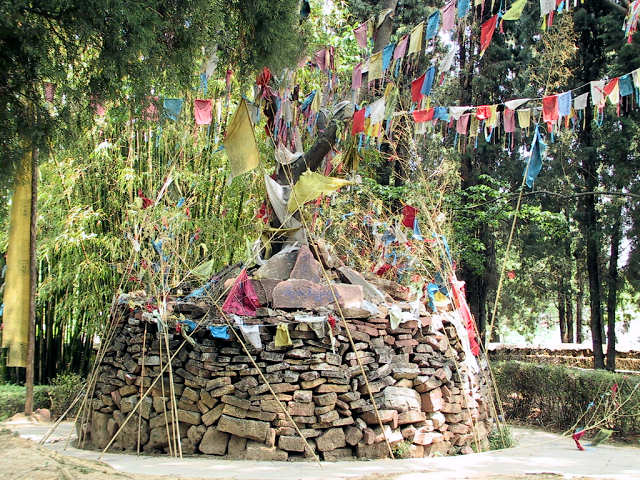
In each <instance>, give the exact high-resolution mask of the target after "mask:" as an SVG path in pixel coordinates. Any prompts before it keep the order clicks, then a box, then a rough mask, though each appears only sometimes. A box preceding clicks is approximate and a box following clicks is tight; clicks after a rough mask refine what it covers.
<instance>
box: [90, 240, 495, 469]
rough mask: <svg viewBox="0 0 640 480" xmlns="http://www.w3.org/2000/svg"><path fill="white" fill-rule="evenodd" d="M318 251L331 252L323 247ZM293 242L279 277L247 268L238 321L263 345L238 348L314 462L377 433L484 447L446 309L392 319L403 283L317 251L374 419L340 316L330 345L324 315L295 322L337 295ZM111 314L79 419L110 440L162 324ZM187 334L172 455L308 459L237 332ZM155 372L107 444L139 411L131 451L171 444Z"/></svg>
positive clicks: (479, 407)
mask: <svg viewBox="0 0 640 480" xmlns="http://www.w3.org/2000/svg"><path fill="white" fill-rule="evenodd" d="M323 251H324V252H325V254H326V255H327V257H328V256H329V253H330V252H329V251H328V249H326V248H325V249H324V250H323ZM293 253H294V254H295V255H296V256H293V255H289V257H290V258H288V259H286V260H287V262H288V266H287V265H285V268H284V269H281V270H280V274H278V272H277V271H276V269H275V268H274V264H273V263H272V264H271V265H267V266H266V267H267V268H265V266H263V267H261V269H262V275H261V274H260V269H259V270H258V272H255V273H257V275H254V284H255V285H256V289H257V291H258V295H259V296H260V297H261V302H262V304H263V305H266V306H265V307H263V308H260V309H259V310H258V315H257V316H256V317H254V318H252V319H249V318H246V319H245V321H246V323H251V322H253V323H256V324H261V325H267V326H264V327H261V328H260V336H261V340H262V345H263V348H262V349H260V350H256V349H254V348H253V347H252V346H251V345H250V344H249V343H247V347H248V348H249V352H250V354H251V355H252V356H253V358H254V359H255V361H256V362H257V365H258V367H259V368H260V370H261V371H262V372H263V373H264V375H265V377H266V379H267V381H268V382H269V384H270V386H271V388H272V389H273V391H274V392H275V394H276V395H277V397H278V399H279V400H280V402H281V404H282V405H283V406H284V407H285V408H286V409H287V411H288V413H289V415H290V416H291V417H292V418H293V420H294V421H295V422H296V424H297V426H298V427H299V429H300V431H301V433H302V435H303V436H304V437H305V439H306V441H307V442H308V444H309V446H310V447H311V449H313V452H314V453H315V454H317V455H318V456H319V457H320V458H322V459H323V460H338V459H350V458H383V457H386V456H388V448H387V444H386V442H385V436H386V438H387V439H388V441H389V442H390V444H391V445H392V446H394V447H395V446H399V444H402V445H403V446H404V448H402V449H398V451H404V452H408V455H409V456H411V457H424V456H431V455H436V454H437V455H448V454H457V453H470V452H472V451H473V450H474V449H475V450H484V449H486V448H487V447H488V442H487V435H488V431H489V430H490V427H491V424H492V423H491V420H490V417H489V409H488V405H487V401H488V395H489V393H488V392H489V388H488V386H487V385H486V383H485V380H484V379H485V378H486V375H482V374H481V373H482V371H480V372H479V373H474V372H472V371H470V369H469V368H468V367H467V362H465V351H464V348H463V345H462V343H461V341H460V339H459V338H458V336H457V333H456V329H455V327H454V326H453V325H452V324H450V323H448V322H447V318H449V317H447V316H444V317H443V319H444V322H443V324H442V328H441V329H440V328H439V329H438V330H435V329H434V328H433V326H432V317H431V316H430V315H429V314H427V313H426V311H424V309H422V312H421V315H420V316H419V317H418V318H416V319H415V320H410V321H406V322H404V323H401V324H400V325H399V326H398V327H397V328H392V327H391V324H390V320H389V314H388V310H389V307H390V305H391V304H393V303H395V304H396V305H398V306H399V307H400V308H401V309H402V310H404V311H408V310H409V309H410V308H411V305H410V304H409V302H408V300H409V292H408V290H407V289H405V288H404V287H402V286H401V285H398V284H395V283H393V282H389V281H377V284H374V283H373V281H372V282H368V281H367V280H365V279H364V278H363V277H362V276H360V275H359V274H358V273H357V272H354V271H353V270H350V269H348V268H346V267H344V266H343V265H336V264H335V263H333V262H328V261H326V259H324V260H325V262H324V263H325V267H327V268H328V269H329V270H328V273H329V275H330V280H331V281H336V280H344V282H345V283H342V282H337V283H336V285H334V287H335V290H336V292H337V293H338V297H339V298H338V303H339V304H341V306H342V310H343V313H344V315H345V317H346V319H347V322H348V325H349V328H350V332H351V336H352V338H353V341H354V342H355V347H356V349H357V352H358V355H359V358H360V362H361V363H362V364H363V366H364V369H365V372H366V375H367V378H368V380H369V386H370V388H371V391H372V393H373V396H374V398H375V402H376V405H377V408H378V414H379V415H380V418H381V420H382V424H383V429H381V428H380V426H379V424H378V418H377V416H376V413H375V411H374V407H373V405H372V403H371V400H370V397H369V394H368V390H367V385H366V383H365V379H364V377H363V375H362V372H361V368H360V366H359V364H358V360H357V358H356V353H355V352H354V351H353V348H352V347H351V344H350V342H349V339H348V337H347V335H346V331H345V329H344V327H343V326H342V325H341V321H340V320H338V322H337V324H336V327H335V330H334V331H333V337H334V342H332V341H331V336H330V335H329V331H328V330H329V328H330V327H329V325H326V332H325V335H324V336H321V337H319V336H318V334H317V331H314V330H313V329H312V328H311V326H310V325H309V324H308V323H301V322H296V320H295V319H296V317H297V316H298V317H299V316H300V315H301V314H306V315H318V314H321V315H322V314H329V313H331V312H335V304H334V302H335V299H334V297H333V294H331V291H330V290H329V293H330V295H331V297H328V296H327V295H326V291H325V289H327V290H328V286H327V285H326V284H325V283H324V281H323V278H322V277H321V276H320V271H319V263H318V262H317V261H316V260H315V259H314V258H313V256H312V254H311V252H310V251H309V250H308V249H307V248H306V247H303V248H302V249H301V250H300V252H299V253H298V252H293ZM322 256H323V255H321V257H322ZM291 257H293V261H292V258H291ZM280 260H282V258H281V259H279V260H278V261H280ZM274 263H275V262H274ZM282 263H283V264H284V263H285V262H282ZM269 269H270V270H269ZM287 269H288V272H287ZM265 271H266V272H267V274H268V275H269V276H265V275H264V274H265ZM278 276H280V277H285V278H277V277H278ZM274 277H276V278H274ZM296 277H303V278H296ZM305 277H306V278H305ZM347 282H350V283H347ZM292 299H293V300H292ZM364 299H369V300H370V301H373V300H375V301H376V303H377V308H378V313H377V314H371V313H370V311H368V310H366V309H364V308H362V306H361V305H362V301H363V300H364ZM292 302H296V306H293V305H292ZM172 308H173V309H174V312H177V311H182V314H183V315H186V314H185V312H191V313H190V314H191V317H190V319H191V320H193V321H195V322H196V323H198V322H199V323H200V324H201V325H209V324H223V323H224V320H223V319H221V318H218V317H217V316H216V312H217V310H216V309H213V310H211V311H209V312H208V313H205V312H206V310H205V309H203V308H202V307H201V306H200V307H197V308H195V307H194V306H193V305H186V304H181V303H180V302H176V303H175V304H174V305H172ZM334 314H335V313H334ZM116 315H119V316H118V317H117V318H120V319H121V320H120V322H119V324H118V326H117V330H116V333H115V336H114V340H113V342H112V344H111V345H110V346H109V348H108V350H107V352H106V355H105V357H104V360H103V362H102V363H101V365H100V366H99V375H98V381H97V383H96V388H95V393H94V397H93V399H92V405H91V406H92V416H91V419H90V421H89V422H88V423H87V424H86V425H82V426H79V428H84V429H85V431H86V434H87V435H86V438H87V440H88V443H87V444H86V446H91V447H93V448H104V447H105V446H106V445H107V443H108V442H109V440H110V439H111V438H112V437H113V435H114V434H115V432H116V431H117V430H118V428H119V427H120V426H121V425H122V424H123V422H124V419H125V418H126V416H127V415H128V414H129V413H130V412H131V411H132V410H133V409H134V407H135V406H136V404H137V403H138V401H139V399H140V391H141V385H142V390H143V391H146V390H147V389H148V388H149V387H150V385H151V383H152V380H153V379H155V378H156V377H157V376H158V375H159V373H160V370H161V365H166V362H167V361H168V357H167V355H166V349H165V345H164V342H165V339H164V338H165V334H164V333H162V334H160V333H158V331H157V324H156V323H155V322H154V320H153V317H152V316H151V315H149V314H147V313H142V312H141V311H135V310H130V309H129V308H128V307H127V306H125V305H123V306H121V307H120V311H119V312H117V314H116ZM335 315H337V314H335ZM187 318H189V317H187ZM280 323H288V324H289V325H288V327H289V334H290V337H291V340H292V345H290V346H287V347H276V346H275V343H274V336H275V330H276V325H278V324H280ZM434 323H436V324H438V325H439V324H440V321H438V322H434ZM271 325H272V326H271ZM145 327H146V330H147V333H146V337H145V336H144V331H145ZM169 330H170V332H171V333H169V334H168V338H169V348H170V350H171V352H175V351H176V349H177V348H178V347H179V346H180V345H181V344H182V343H183V341H184V339H183V337H182V335H181V334H179V333H176V330H175V326H173V325H169ZM193 338H194V340H195V344H194V345H191V344H189V343H186V344H185V345H184V346H183V347H182V349H181V350H180V351H179V353H178V354H177V355H176V356H175V358H174V359H173V361H172V370H173V384H174V391H175V399H176V401H177V405H176V407H177V412H178V415H177V418H178V428H177V431H178V432H179V435H180V442H181V446H182V452H183V454H207V455H217V456H226V457H227V458H235V459H247V460H249V459H250V460H290V461H295V460H309V459H310V458H312V455H311V452H309V451H308V450H306V447H305V442H304V441H303V440H302V438H300V436H299V435H298V433H297V431H296V429H295V428H294V426H293V425H292V424H291V423H290V422H289V420H288V419H287V416H286V415H285V414H284V413H283V412H282V410H281V408H280V405H279V404H278V402H277V401H276V400H275V399H274V397H273V395H272V394H271V392H270V390H269V387H268V386H267V384H265V383H264V382H263V380H262V378H261V377H260V375H259V373H258V370H257V369H256V368H254V366H253V365H252V363H251V361H250V358H249V357H248V356H247V355H246V353H245V351H244V350H243V348H242V346H241V345H240V343H239V342H238V341H237V340H236V339H235V336H234V335H233V334H232V335H231V340H228V341H226V340H218V339H212V338H211V336H210V335H209V333H208V331H207V329H206V328H199V329H198V330H197V331H196V332H195V334H194V335H193ZM143 341H145V343H146V351H145V353H144V355H143V354H142V351H143ZM161 344H162V355H161ZM143 363H144V377H142V367H143ZM163 382H164V384H163V383H162V382H160V381H159V382H157V383H156V385H154V387H153V388H152V390H151V392H150V394H149V395H148V396H147V397H146V398H144V399H143V401H142V404H141V405H140V407H139V414H138V412H137V413H136V414H135V415H134V417H133V418H132V419H131V421H129V423H128V424H127V425H126V426H125V428H124V429H123V431H122V433H121V434H120V435H119V436H118V437H117V439H116V441H115V442H114V444H113V448H115V449H122V450H136V448H137V443H138V423H139V421H140V444H141V445H140V446H141V449H142V451H144V452H147V453H161V452H167V451H168V448H169V442H170V440H171V441H172V438H171V437H172V435H173V434H174V428H173V425H172V424H171V420H172V418H173V417H172V415H171V411H172V410H173V405H172V404H171V395H170V382H169V375H168V373H165V375H164V378H163ZM403 442H404V443H403Z"/></svg>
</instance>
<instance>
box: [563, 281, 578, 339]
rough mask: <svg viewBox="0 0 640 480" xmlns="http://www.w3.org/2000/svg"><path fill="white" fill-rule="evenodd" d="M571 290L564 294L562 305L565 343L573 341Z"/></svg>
mask: <svg viewBox="0 0 640 480" xmlns="http://www.w3.org/2000/svg"><path fill="white" fill-rule="evenodd" d="M572 300H573V298H572V295H571V290H569V291H568V292H566V293H565V295H564V305H565V309H566V318H567V343H573V342H574V341H575V339H574V336H573V303H572Z"/></svg>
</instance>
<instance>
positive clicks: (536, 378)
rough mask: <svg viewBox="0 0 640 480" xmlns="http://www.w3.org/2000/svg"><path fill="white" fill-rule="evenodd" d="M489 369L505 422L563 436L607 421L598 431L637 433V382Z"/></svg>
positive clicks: (553, 370) (546, 370) (515, 365)
mask: <svg viewBox="0 0 640 480" xmlns="http://www.w3.org/2000/svg"><path fill="white" fill-rule="evenodd" d="M492 366H493V371H494V375H495V378H496V383H497V387H498V391H499V393H500V399H501V400H502V403H503V406H504V410H505V415H506V417H507V419H512V420H518V421H522V422H526V423H530V424H535V425H540V426H545V427H552V428H558V429H563V430H567V429H570V428H573V427H574V426H578V427H584V426H590V425H594V424H595V423H596V422H600V421H601V420H603V419H606V420H605V421H604V422H601V423H599V425H598V426H599V428H609V429H612V430H614V431H615V433H616V435H618V436H627V435H636V434H638V433H640V377H634V376H627V375H622V374H617V373H611V372H608V371H606V370H582V369H577V368H569V367H563V366H559V365H545V364H534V363H524V362H517V361H506V362H495V363H493V364H492ZM614 385H617V392H613V390H612V389H613V387H614ZM592 402H593V403H592ZM618 407H619V408H618ZM581 417H582V418H581ZM576 424H577V425H576Z"/></svg>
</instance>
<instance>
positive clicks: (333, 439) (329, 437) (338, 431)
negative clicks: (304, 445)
mask: <svg viewBox="0 0 640 480" xmlns="http://www.w3.org/2000/svg"><path fill="white" fill-rule="evenodd" d="M346 444H347V443H346V440H345V436H344V431H343V430H342V428H330V429H329V430H327V431H326V432H324V433H323V434H322V435H320V436H319V437H318V438H317V439H316V445H317V447H318V450H320V451H321V452H328V451H331V450H335V449H336V448H342V447H344V446H346Z"/></svg>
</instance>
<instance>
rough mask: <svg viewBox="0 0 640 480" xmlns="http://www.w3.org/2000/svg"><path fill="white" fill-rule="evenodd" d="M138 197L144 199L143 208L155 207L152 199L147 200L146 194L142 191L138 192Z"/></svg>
mask: <svg viewBox="0 0 640 480" xmlns="http://www.w3.org/2000/svg"><path fill="white" fill-rule="evenodd" d="M138 197H140V198H141V199H142V208H143V209H145V208H149V207H150V206H151V205H153V200H151V199H150V198H147V197H145V196H144V194H143V193H142V190H138Z"/></svg>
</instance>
